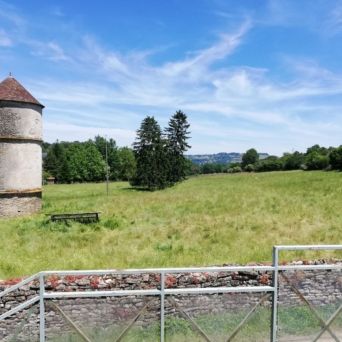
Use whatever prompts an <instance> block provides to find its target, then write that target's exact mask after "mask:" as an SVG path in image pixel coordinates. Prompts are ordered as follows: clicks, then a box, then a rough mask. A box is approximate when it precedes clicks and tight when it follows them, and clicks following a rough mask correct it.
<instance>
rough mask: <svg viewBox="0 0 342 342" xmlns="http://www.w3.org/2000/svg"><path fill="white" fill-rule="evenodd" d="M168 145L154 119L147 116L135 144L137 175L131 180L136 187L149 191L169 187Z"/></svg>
mask: <svg viewBox="0 0 342 342" xmlns="http://www.w3.org/2000/svg"><path fill="white" fill-rule="evenodd" d="M165 145H166V143H165V140H164V139H163V137H162V133H161V129H160V126H159V124H158V122H157V121H156V120H155V119H154V117H151V116H147V117H146V118H145V119H144V120H143V121H142V123H141V126H140V129H139V130H138V131H137V138H136V141H135V143H134V144H133V149H134V154H135V157H136V174H135V177H133V179H132V180H131V184H132V185H134V186H139V187H144V188H147V189H149V190H156V189H163V188H165V187H167V186H168V177H167V176H168V168H167V153H166V147H165Z"/></svg>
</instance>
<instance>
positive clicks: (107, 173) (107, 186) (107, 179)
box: [106, 135, 109, 196]
mask: <svg viewBox="0 0 342 342" xmlns="http://www.w3.org/2000/svg"><path fill="white" fill-rule="evenodd" d="M106 190H107V196H108V195H109V165H108V143H107V135H106Z"/></svg>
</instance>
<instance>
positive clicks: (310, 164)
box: [305, 151, 329, 170]
mask: <svg viewBox="0 0 342 342" xmlns="http://www.w3.org/2000/svg"><path fill="white" fill-rule="evenodd" d="M328 165H329V157H328V156H327V155H322V154H320V153H319V152H317V151H312V152H310V153H309V154H308V155H307V156H306V157H305V166H306V169H307V170H324V169H326V168H327V167H328Z"/></svg>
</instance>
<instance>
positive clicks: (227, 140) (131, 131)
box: [0, 0, 342, 155]
mask: <svg viewBox="0 0 342 342" xmlns="http://www.w3.org/2000/svg"><path fill="white" fill-rule="evenodd" d="M341 41H342V1H335V0H322V1H320V0H315V1H311V0H300V1H298V0H293V1H287V0H282V1H266V0H265V1H262V0H260V1H254V0H253V1H252V0H251V1H248V0H245V1H230V0H187V1H185V0H165V1H164V0H163V1H162V0H144V1H142V0H113V1H109V0H107V1H104V0H98V1H81V0H72V1H66V0H59V1H53V0H50V1H43V0H31V1H25V0H20V1H19V0H12V1H3V0H0V77H1V78H5V77H6V76H7V75H8V72H9V71H11V72H12V73H13V74H14V76H15V77H16V78H17V79H18V80H19V81H20V82H21V83H22V84H23V85H24V86H25V87H26V88H27V89H29V90H30V91H31V93H32V94H33V95H34V96H36V97H37V98H38V99H39V100H40V101H41V102H42V103H43V104H44V105H45V106H46V109H45V111H44V139H45V140H46V141H50V142H53V141H55V140H57V139H59V140H85V139H88V138H92V137H94V136H95V135H97V134H101V135H107V136H108V137H112V138H114V139H115V140H116V141H117V143H118V145H119V146H124V145H131V143H132V142H133V141H134V138H135V131H136V129H137V128H138V127H139V125H140V122H141V120H142V119H143V118H144V117H145V116H146V115H154V116H155V117H156V119H157V120H158V121H159V122H160V124H161V126H165V125H167V122H168V119H169V117H170V116H171V115H172V114H173V113H174V112H175V111H176V110H177V109H182V110H183V111H184V112H186V113H187V114H188V117H189V121H190V123H191V136H192V139H191V145H192V149H191V150H190V153H215V152H223V151H224V152H231V151H236V152H243V151H245V150H246V149H248V148H250V147H255V148H257V149H258V150H259V151H261V152H268V153H272V154H278V155H281V154H282V152H285V151H293V150H300V151H304V150H305V149H306V147H308V146H311V145H313V144H315V143H319V144H321V145H325V146H330V145H333V146H337V145H340V144H341V143H342V63H341V61H342V44H341Z"/></svg>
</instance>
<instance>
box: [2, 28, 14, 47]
mask: <svg viewBox="0 0 342 342" xmlns="http://www.w3.org/2000/svg"><path fill="white" fill-rule="evenodd" d="M12 45H13V42H12V40H11V38H10V37H9V35H8V34H7V32H6V31H5V30H2V29H0V46H12Z"/></svg>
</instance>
